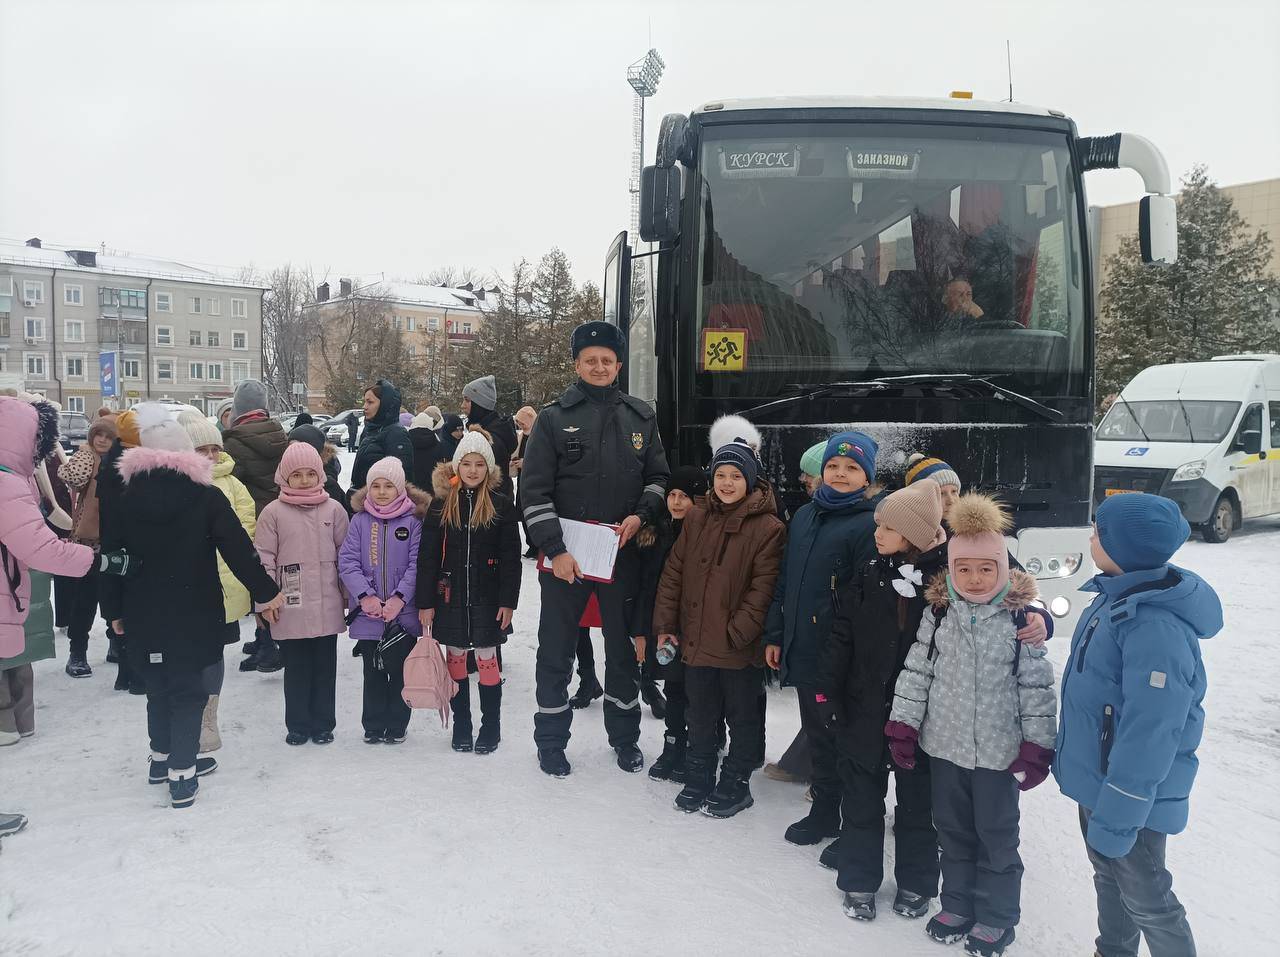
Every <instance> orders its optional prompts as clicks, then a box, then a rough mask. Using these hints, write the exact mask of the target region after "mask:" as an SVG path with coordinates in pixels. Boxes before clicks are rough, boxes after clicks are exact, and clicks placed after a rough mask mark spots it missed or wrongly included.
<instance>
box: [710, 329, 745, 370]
mask: <svg viewBox="0 0 1280 957" xmlns="http://www.w3.org/2000/svg"><path fill="white" fill-rule="evenodd" d="M746 367H747V330H746V329H703V330H702V371H703V372H741V371H742V370H743V369H745V368H746Z"/></svg>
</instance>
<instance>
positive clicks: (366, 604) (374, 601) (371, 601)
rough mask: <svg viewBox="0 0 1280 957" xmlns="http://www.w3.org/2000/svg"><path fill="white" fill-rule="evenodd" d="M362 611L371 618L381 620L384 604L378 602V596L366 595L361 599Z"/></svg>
mask: <svg viewBox="0 0 1280 957" xmlns="http://www.w3.org/2000/svg"><path fill="white" fill-rule="evenodd" d="M360 610H361V611H362V612H364V613H365V614H366V615H368V616H369V617H370V618H381V617H382V602H380V601H378V596H377V595H365V596H364V597H363V598H361V599H360Z"/></svg>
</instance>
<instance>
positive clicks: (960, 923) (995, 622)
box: [885, 494, 1057, 957]
mask: <svg viewBox="0 0 1280 957" xmlns="http://www.w3.org/2000/svg"><path fill="white" fill-rule="evenodd" d="M1008 525H1009V520H1008V516H1007V514H1006V513H1005V512H1004V511H1003V509H1001V508H1000V506H999V505H997V504H996V503H995V502H994V501H993V500H991V499H989V498H986V497H985V496H981V495H972V494H971V495H966V496H964V497H962V498H961V499H960V500H959V502H958V503H957V504H956V505H955V506H954V508H953V510H952V520H951V526H952V529H953V531H954V532H955V535H954V536H953V537H952V539H951V541H950V543H949V544H948V547H947V561H948V570H949V574H939V575H937V576H936V577H935V578H934V579H933V580H932V581H931V582H930V585H929V587H928V589H927V590H926V592H925V598H926V600H927V601H928V602H929V604H930V606H931V607H932V612H931V613H928V612H927V613H926V614H925V616H924V618H923V620H922V621H921V622H920V630H919V632H918V634H917V636H916V643H915V644H914V645H913V646H912V648H911V651H910V652H909V653H908V655H907V661H906V666H905V668H904V669H903V671H902V673H901V675H899V677H898V682H897V685H896V687H895V691H894V700H893V710H892V713H891V714H890V720H889V723H888V724H887V725H886V726H885V733H886V734H887V735H888V736H889V739H890V745H889V749H890V753H891V754H892V755H893V759H894V761H895V762H897V764H898V765H899V766H901V767H906V768H909V767H912V766H914V764H915V748H916V744H917V742H918V743H919V746H920V747H921V748H922V749H923V750H924V752H925V753H926V754H928V755H929V758H930V761H931V767H932V772H933V818H934V824H935V825H936V826H937V829H938V841H939V844H940V845H941V846H942V912H941V913H939V914H937V915H936V916H935V917H934V918H933V920H931V921H930V922H929V925H928V927H927V928H926V930H927V932H928V934H929V936H931V937H933V938H934V939H935V940H939V941H942V942H945V943H954V942H956V941H958V940H960V939H961V938H966V940H965V951H966V953H969V954H978V955H981V957H994V955H997V954H1002V953H1004V949H1005V947H1007V946H1008V945H1009V944H1010V943H1012V941H1013V939H1014V930H1013V928H1014V926H1015V925H1016V924H1017V923H1018V919H1019V916H1020V913H1019V897H1020V891H1021V884H1022V870H1023V868H1022V860H1021V858H1020V857H1019V856H1018V792H1019V790H1029V789H1030V788H1033V787H1035V786H1036V785H1037V784H1039V783H1040V782H1041V781H1043V780H1044V779H1045V777H1046V776H1047V774H1048V770H1049V766H1050V763H1051V762H1052V760H1053V745H1054V738H1055V735H1056V732H1057V720H1056V716H1057V699H1056V696H1055V693H1054V679H1053V666H1052V665H1051V664H1050V663H1049V661H1048V659H1047V658H1045V656H1044V648H1043V647H1033V646H1031V645H1027V644H1024V643H1021V642H1019V641H1018V639H1017V631H1018V628H1019V627H1020V626H1021V624H1023V623H1024V622H1025V614H1026V612H1025V609H1026V607H1027V606H1028V605H1029V604H1030V603H1031V602H1032V601H1033V600H1034V599H1035V598H1036V597H1037V595H1038V592H1037V589H1036V583H1035V579H1033V578H1032V577H1031V576H1030V575H1027V574H1026V573H1025V572H1018V571H1015V572H1013V573H1012V575H1011V574H1010V572H1009V565H1008V551H1007V549H1006V547H1005V543H1004V537H1003V533H1004V532H1005V530H1006V529H1007V527H1008Z"/></svg>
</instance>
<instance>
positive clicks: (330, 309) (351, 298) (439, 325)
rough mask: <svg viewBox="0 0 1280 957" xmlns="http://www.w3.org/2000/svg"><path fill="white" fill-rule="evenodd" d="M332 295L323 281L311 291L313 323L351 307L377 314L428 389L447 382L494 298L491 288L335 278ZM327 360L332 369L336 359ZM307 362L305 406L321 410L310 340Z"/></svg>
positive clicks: (321, 382) (316, 354) (316, 357)
mask: <svg viewBox="0 0 1280 957" xmlns="http://www.w3.org/2000/svg"><path fill="white" fill-rule="evenodd" d="M333 292H334V291H333V290H331V289H330V287H329V284H328V283H327V282H326V283H323V284H321V285H320V287H319V288H318V289H317V290H316V300H317V301H316V302H315V304H314V305H313V306H312V307H311V309H312V310H313V315H314V316H315V318H316V320H317V321H318V322H321V323H324V322H326V321H328V320H331V319H334V318H336V317H338V316H341V315H343V314H344V313H345V312H346V311H347V310H349V309H350V308H351V307H352V304H353V303H365V304H366V305H368V306H372V307H374V308H377V309H379V310H381V311H382V312H383V313H384V314H385V315H386V316H387V317H388V318H389V319H390V321H391V323H392V325H393V326H394V327H395V328H396V329H397V330H399V332H400V334H401V336H402V337H403V339H404V341H405V344H406V347H407V348H408V350H409V355H410V356H411V357H413V358H415V359H417V360H418V361H419V362H421V363H422V365H423V373H424V378H425V379H426V380H427V381H429V382H432V383H433V384H434V385H433V388H438V387H439V385H441V384H443V383H448V382H450V381H451V378H450V377H451V370H452V369H454V368H456V365H457V362H458V359H459V350H462V349H467V348H469V347H470V345H471V344H472V343H473V342H475V340H476V337H477V336H478V335H479V334H480V328H481V326H482V325H483V324H484V317H485V313H486V311H487V310H489V309H492V308H494V307H495V306H496V304H497V303H496V301H497V295H498V290H497V288H496V287H495V288H493V289H483V288H476V287H475V286H474V284H472V283H466V284H464V285H463V286H462V287H460V288H457V289H452V288H448V287H445V286H430V285H425V284H422V283H413V282H395V281H386V280H383V279H376V280H368V281H362V280H358V279H340V280H339V281H338V288H337V290H336V293H337V294H336V295H333ZM330 358H331V359H332V360H334V361H333V364H335V365H336V364H337V363H336V358H337V357H330ZM307 359H308V361H307V406H308V408H310V409H313V410H320V409H325V408H327V400H326V392H325V389H326V386H327V385H328V379H327V375H326V372H325V369H326V368H327V364H326V362H325V359H324V356H323V355H322V354H321V353H320V351H319V346H318V342H317V340H315V339H313V340H312V341H311V343H310V348H309V351H308V357H307ZM328 411H330V412H335V411H337V410H335V409H329V410H328Z"/></svg>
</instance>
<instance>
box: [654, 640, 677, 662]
mask: <svg viewBox="0 0 1280 957" xmlns="http://www.w3.org/2000/svg"><path fill="white" fill-rule="evenodd" d="M654 657H655V658H657V659H658V664H660V665H669V664H671V662H673V661H675V660H676V646H675V645H674V644H665V645H658V650H657V651H656V652H654Z"/></svg>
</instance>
